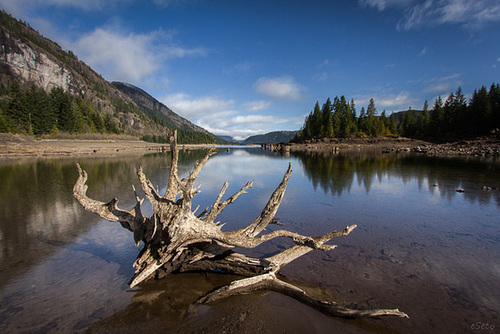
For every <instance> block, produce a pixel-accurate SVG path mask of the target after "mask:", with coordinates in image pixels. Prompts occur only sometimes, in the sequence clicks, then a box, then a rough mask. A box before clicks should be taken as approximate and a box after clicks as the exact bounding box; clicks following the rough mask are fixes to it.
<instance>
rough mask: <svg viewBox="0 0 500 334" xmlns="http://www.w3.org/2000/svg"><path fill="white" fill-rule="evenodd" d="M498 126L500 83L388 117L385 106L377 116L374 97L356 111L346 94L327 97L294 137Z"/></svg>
mask: <svg viewBox="0 0 500 334" xmlns="http://www.w3.org/2000/svg"><path fill="white" fill-rule="evenodd" d="M495 128H500V85H499V84H498V83H497V84H492V85H491V87H490V89H489V90H488V89H486V87H484V86H483V87H481V88H480V89H479V90H477V89H476V90H475V91H474V93H473V94H472V97H471V99H470V100H469V101H467V99H466V98H465V96H464V94H463V92H462V89H461V88H458V90H457V91H456V92H454V93H451V94H450V95H449V96H448V98H447V99H446V101H444V102H443V100H442V98H441V97H438V98H437V99H436V101H435V103H434V106H433V107H432V109H429V106H428V103H427V101H425V103H424V107H423V110H412V109H411V108H410V109H408V110H407V111H404V112H399V113H394V114H392V115H390V116H389V117H388V116H387V115H386V112H385V110H384V111H383V112H382V114H381V115H380V116H379V115H377V109H376V107H375V101H374V100H373V98H372V99H370V102H369V104H368V106H367V108H366V109H365V108H364V107H362V108H361V110H360V113H359V116H358V115H357V114H356V107H355V104H354V100H353V99H352V100H351V101H349V102H348V101H347V100H346V98H345V96H341V97H340V98H339V97H335V98H334V100H333V102H332V101H331V99H330V98H328V99H327V100H326V102H325V103H324V104H323V105H322V106H321V107H320V105H319V102H316V104H315V106H314V109H313V111H311V112H310V113H309V115H308V116H307V117H306V119H305V122H304V125H303V127H302V129H301V130H300V131H299V134H298V135H297V139H299V140H304V139H312V138H327V137H334V138H348V137H353V136H354V137H361V138H363V137H366V136H372V137H382V136H398V135H402V136H406V137H411V138H429V139H430V138H434V139H439V138H452V137H453V138H456V137H467V136H476V135H484V134H487V133H488V132H489V131H490V130H491V129H495Z"/></svg>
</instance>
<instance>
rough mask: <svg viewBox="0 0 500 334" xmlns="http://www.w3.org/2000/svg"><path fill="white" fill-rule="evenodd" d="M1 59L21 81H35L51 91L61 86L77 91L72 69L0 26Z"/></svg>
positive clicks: (66, 89)
mask: <svg viewBox="0 0 500 334" xmlns="http://www.w3.org/2000/svg"><path fill="white" fill-rule="evenodd" d="M0 42H1V43H2V47H1V49H0V59H1V61H2V62H3V64H4V67H5V68H6V69H7V71H8V72H10V73H9V74H11V75H12V76H14V77H16V78H18V79H20V81H21V83H32V82H33V83H35V84H36V85H37V86H40V87H42V88H44V89H45V90H47V91H49V90H51V89H52V88H55V87H61V88H63V89H64V90H65V91H70V92H71V93H76V91H75V90H76V89H77V87H76V86H75V85H74V84H72V82H74V81H75V80H74V77H73V75H72V73H71V71H69V70H67V69H66V68H64V66H61V65H60V64H58V63H57V62H56V61H54V60H52V59H50V58H49V56H48V55H47V54H45V53H43V52H40V51H38V50H36V49H33V48H32V47H30V46H28V45H27V44H26V43H23V42H22V41H21V40H20V39H19V38H16V37H14V36H13V35H12V34H11V33H9V32H8V31H6V30H5V29H4V28H2V27H0Z"/></svg>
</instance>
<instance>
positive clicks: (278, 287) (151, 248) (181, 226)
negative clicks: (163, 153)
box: [73, 133, 407, 317]
mask: <svg viewBox="0 0 500 334" xmlns="http://www.w3.org/2000/svg"><path fill="white" fill-rule="evenodd" d="M170 148H171V155H172V166H171V170H170V175H169V180H168V185H167V188H166V191H165V194H164V195H163V196H162V195H161V194H160V193H159V191H158V190H157V189H155V187H154V186H153V185H152V183H151V182H150V181H149V180H148V178H147V177H146V175H145V174H144V172H143V170H142V168H139V170H138V172H137V175H138V178H139V182H140V184H141V187H142V190H143V191H144V194H145V196H146V199H147V200H148V201H149V202H150V203H151V206H152V209H153V214H152V215H151V216H150V217H144V216H143V215H142V212H141V204H142V202H143V200H142V199H140V198H139V196H138V195H137V193H136V190H135V188H133V191H134V193H135V197H136V204H135V206H134V207H133V208H132V209H130V210H123V209H120V208H118V206H117V202H118V200H117V199H116V198H113V199H112V200H111V201H110V202H108V203H104V202H101V201H98V200H94V199H91V198H89V197H88V196H87V194H86V193H87V185H86V182H87V178H88V175H87V173H86V172H85V171H84V170H82V169H81V168H80V166H79V165H77V168H78V173H79V177H78V180H77V181H76V183H75V186H74V188H73V194H74V197H75V198H76V200H77V201H78V202H79V203H80V204H81V205H82V206H83V207H84V208H85V210H87V211H90V212H93V213H95V214H97V215H99V216H100V217H102V218H104V219H106V220H109V221H114V222H120V224H121V225H122V226H123V227H124V228H126V229H128V230H130V231H132V232H133V234H134V241H135V243H136V244H139V243H140V242H141V241H142V242H143V248H142V250H141V252H140V253H139V255H138V257H137V259H136V261H135V263H134V267H135V268H136V272H135V275H134V276H133V277H132V279H131V281H130V286H131V287H133V286H136V285H138V284H140V283H141V282H143V281H145V280H147V279H150V278H151V277H164V276H166V275H168V274H170V273H172V272H185V271H192V270H202V271H213V270H222V271H225V272H228V273H234V274H239V275H243V276H250V277H249V278H245V279H241V280H236V281H234V282H232V283H231V284H229V285H227V286H225V287H222V288H220V289H218V290H216V291H214V292H212V293H210V294H208V295H207V296H205V297H203V298H201V299H200V300H198V301H197V303H208V302H212V301H215V300H218V299H221V298H225V297H227V296H231V295H235V294H240V293H249V292H252V291H255V290H262V289H266V290H273V291H277V292H280V293H283V294H285V295H288V296H291V297H293V298H295V299H297V300H299V301H301V302H303V303H305V304H307V305H310V306H312V307H314V308H316V309H318V310H320V311H322V312H325V313H327V314H331V315H334V316H346V317H359V316H380V315H395V316H400V317H404V316H407V315H406V314H405V313H403V312H400V311H399V310H397V309H395V310H393V309H385V310H352V309H348V308H345V307H343V306H340V305H337V304H335V303H332V302H325V301H319V300H316V299H314V298H312V297H311V296H309V295H308V294H307V293H306V292H304V291H303V290H302V289H300V288H298V287H296V286H294V285H291V284H290V283H287V282H284V281H282V280H280V279H279V278H277V276H276V274H277V273H278V271H279V270H280V269H281V268H282V267H283V266H285V265H287V264H288V263H290V262H291V261H293V260H295V259H297V258H298V257H300V256H303V255H305V254H306V253H308V252H310V251H312V250H314V249H318V250H322V251H328V250H332V249H334V248H335V247H336V246H335V245H326V244H325V243H326V242H328V241H330V240H331V239H333V238H336V237H340V236H345V235H348V234H349V233H351V232H352V230H354V228H356V225H351V226H347V227H346V228H345V229H344V230H342V231H333V232H330V233H327V234H325V235H322V236H318V237H309V236H303V235H300V234H298V233H294V232H291V231H287V230H276V231H273V232H269V233H266V234H263V231H264V230H265V229H266V227H267V226H268V225H269V224H276V223H277V219H276V218H275V215H276V212H277V211H278V208H279V206H280V204H281V201H282V200H283V196H284V193H285V190H286V187H287V184H288V180H289V179H290V176H291V173H292V167H291V164H290V165H289V167H288V170H287V171H286V173H285V175H284V176H283V179H282V181H281V183H280V184H279V185H278V187H277V188H276V190H275V191H274V192H273V194H272V195H271V197H270V198H269V201H268V202H267V204H266V206H265V207H264V209H263V210H262V212H261V214H260V215H259V216H258V217H257V218H256V219H255V220H254V221H253V222H252V223H250V224H249V225H248V226H247V227H244V228H241V229H238V230H234V231H227V232H223V231H222V230H221V226H220V225H219V224H218V223H216V222H215V219H216V218H217V216H218V215H219V214H220V213H221V212H222V210H224V208H226V207H227V206H228V205H229V204H231V203H233V202H234V201H235V200H236V199H237V198H238V197H239V196H240V195H242V194H244V193H245V192H246V191H247V190H248V189H249V188H251V187H252V182H248V183H247V184H245V185H244V186H243V187H242V188H241V189H240V190H239V191H237V192H236V193H235V194H233V195H232V196H230V197H229V198H228V199H226V200H224V201H223V200H222V197H223V196H224V194H225V192H226V190H227V188H228V183H227V182H226V183H224V185H223V186H222V189H221V190H220V192H219V195H218V196H217V198H216V199H215V201H214V203H213V205H212V206H211V207H209V208H207V209H206V210H205V211H203V212H202V213H200V214H198V215H196V214H195V212H196V209H195V210H192V209H191V205H192V200H193V198H194V197H195V196H196V194H197V193H198V189H199V187H194V183H195V181H196V178H197V177H198V174H199V173H200V171H201V170H202V168H203V166H204V165H205V163H206V162H207V161H208V159H209V158H210V156H212V155H213V154H215V153H216V150H215V149H214V148H212V149H210V150H209V152H208V153H207V155H206V156H205V157H204V158H203V159H201V160H200V161H198V162H197V163H196V164H195V166H194V168H193V170H192V171H191V172H190V173H189V175H188V176H187V177H186V178H184V179H182V180H181V179H180V178H179V176H178V169H177V168H178V167H177V165H178V158H179V157H178V151H177V140H176V133H174V135H173V136H172V137H170ZM277 237H285V238H289V239H291V240H292V241H293V242H294V243H295V245H294V246H293V247H290V248H288V249H285V250H284V251H282V252H280V253H278V254H276V255H274V256H271V257H268V258H262V259H256V258H251V257H247V256H245V255H242V254H238V253H235V252H233V251H232V248H234V247H242V248H254V247H256V246H258V245H260V244H261V243H263V242H266V241H269V240H271V239H274V238H277Z"/></svg>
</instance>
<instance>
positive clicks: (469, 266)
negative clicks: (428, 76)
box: [0, 149, 500, 333]
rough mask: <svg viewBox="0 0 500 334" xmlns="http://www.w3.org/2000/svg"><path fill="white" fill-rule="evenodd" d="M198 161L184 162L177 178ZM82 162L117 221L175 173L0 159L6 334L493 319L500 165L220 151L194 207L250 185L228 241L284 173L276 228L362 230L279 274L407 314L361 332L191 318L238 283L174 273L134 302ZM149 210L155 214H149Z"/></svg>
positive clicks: (440, 326)
mask: <svg viewBox="0 0 500 334" xmlns="http://www.w3.org/2000/svg"><path fill="white" fill-rule="evenodd" d="M205 154H206V150H204V151H185V152H181V154H180V164H179V173H180V176H181V177H183V176H186V175H187V173H188V172H189V171H190V170H191V168H192V166H193V164H194V162H195V161H196V160H198V159H200V158H201V157H203V156H204V155H205ZM77 161H78V162H79V163H80V164H81V165H82V167H83V168H84V169H85V170H86V171H87V172H88V173H89V180H88V184H89V190H88V193H89V195H90V196H92V197H94V198H96V199H99V200H102V201H109V200H110V199H111V198H112V197H114V196H116V197H117V198H118V199H119V201H120V202H119V206H121V207H123V208H129V207H131V206H132V205H133V204H134V202H135V199H134V194H133V192H132V188H131V185H135V187H136V188H137V189H140V186H139V183H138V180H137V176H136V172H137V168H138V167H139V166H143V168H144V171H145V173H146V175H147V176H148V178H149V179H150V180H151V181H152V183H153V184H154V185H155V186H156V187H158V188H159V189H160V190H164V189H165V187H166V184H167V178H168V174H169V168H170V164H171V161H170V157H169V155H168V154H160V153H157V154H150V155H146V156H136V157H116V158H102V159H98V158H95V159H93V158H86V159H81V158H79V159H43V160H32V161H24V162H15V161H11V162H8V163H6V162H3V161H2V162H1V164H2V165H1V166H0V177H1V180H2V182H1V183H0V237H1V245H2V249H1V255H0V332H65V333H66V332H86V331H90V332H94V331H95V332H104V331H110V332H120V333H121V332H137V331H148V330H149V331H151V332H159V331H165V330H167V329H168V330H171V331H174V332H175V330H179V331H181V332H193V333H194V332H205V333H212V332H213V333H215V332H217V331H219V332H220V331H222V330H226V332H259V331H260V332H262V331H265V330H266V329H267V330H268V331H269V332H283V331H287V332H290V333H300V332H307V331H308V330H310V329H311V327H310V325H311V324H313V325H314V329H315V330H316V331H317V332H318V333H329V332H332V330H333V331H335V329H337V330H339V331H341V332H344V329H345V332H358V329H359V328H362V329H365V330H366V331H371V332H387V331H391V330H399V331H400V332H405V333H406V332H415V333H418V332H422V331H425V332H432V331H434V332H443V331H449V332H464V331H465V330H467V329H469V328H470V325H471V324H472V322H476V321H484V322H490V323H491V322H495V323H498V321H500V320H499V319H498V316H497V315H498V310H500V305H499V302H498V301H499V300H500V296H499V295H498V292H497V290H498V289H497V286H498V282H499V279H500V265H499V262H498V254H499V252H500V248H499V247H500V239H499V235H500V233H499V228H500V227H499V225H498V212H499V207H498V203H499V202H500V201H499V198H498V193H499V191H498V190H492V191H483V190H482V187H483V186H484V185H486V186H492V187H498V186H500V180H499V178H500V173H498V172H499V167H498V163H496V162H494V161H487V160H475V159H473V160H464V159H438V158H426V157H414V156H412V155H408V154H406V155H390V154H389V155H381V154H366V153H365V152H354V153H353V154H351V153H349V154H347V153H345V154H344V153H341V154H338V155H334V156H332V155H324V156H322V155H319V154H296V155H294V156H291V157H281V156H279V155H275V154H274V153H271V152H268V151H262V150H260V149H231V150H230V152H227V150H225V149H223V150H220V151H219V153H218V154H217V155H215V156H213V157H212V158H211V159H210V160H209V161H208V162H207V164H206V166H205V168H204V169H203V170H202V172H201V173H200V175H199V178H198V180H197V185H198V184H201V185H202V187H201V193H200V194H199V195H197V197H196V198H195V201H194V202H195V203H194V206H195V205H197V204H200V205H201V207H202V208H204V207H205V206H208V205H211V204H212V203H213V201H214V200H215V198H216V196H217V194H218V192H219V190H220V189H221V187H222V184H223V183H224V181H226V180H227V181H229V182H230V185H229V188H228V190H227V192H226V196H227V197H228V196H230V195H231V194H233V193H234V192H236V191H238V190H239V189H240V188H241V186H243V185H244V184H245V183H246V182H247V181H254V187H253V188H252V189H250V190H249V191H248V193H247V194H245V195H243V196H242V197H241V198H239V199H238V201H236V202H235V203H234V204H231V205H230V206H228V207H227V208H226V209H225V210H224V211H223V212H222V214H221V215H220V216H219V219H220V220H221V222H227V225H225V226H224V229H225V230H233V229H236V228H240V227H243V226H246V225H248V224H249V223H250V222H251V221H252V220H253V219H254V218H255V217H257V216H258V215H259V214H260V212H261V210H262V208H263V207H264V205H265V204H266V202H267V200H268V199H269V196H270V195H271V193H272V191H274V189H275V188H276V186H277V185H278V184H279V182H280V180H281V178H282V177H283V174H284V172H285V171H286V169H287V167H288V163H289V162H291V163H292V166H293V170H294V172H293V173H292V177H291V178H290V182H289V184H288V189H287V192H286V194H285V197H284V200H283V202H282V205H281V207H280V210H279V212H278V214H277V216H278V217H280V218H281V222H283V223H284V224H285V226H284V228H286V229H287V230H290V231H294V232H298V233H302V234H306V235H319V234H323V233H326V232H329V231H331V230H334V229H341V228H343V227H345V225H347V224H358V228H357V229H356V230H355V231H354V232H353V233H352V234H351V235H350V236H349V237H348V238H342V239H338V240H336V243H337V241H338V245H339V247H338V248H337V249H335V250H334V251H332V252H327V253H324V252H319V251H314V252H311V253H310V254H308V255H307V257H303V258H300V259H297V260H296V261H294V262H293V263H290V264H289V265H287V266H286V267H285V268H284V270H283V271H282V272H281V273H282V274H284V275H286V276H287V277H288V278H291V279H293V280H298V281H303V282H309V283H311V284H312V285H314V286H317V287H320V288H321V289H324V290H325V291H333V292H334V294H335V295H338V296H340V297H341V298H342V301H343V302H345V303H346V304H350V303H358V304H356V305H350V306H352V307H359V308H373V307H400V309H402V310H404V311H405V312H408V313H409V314H410V316H411V318H410V319H405V320H404V321H403V322H401V321H400V319H392V320H391V319H383V320H382V319H381V320H376V321H372V322H370V321H368V322H365V323H366V324H368V323H369V324H371V325H373V326H375V327H363V326H361V325H360V323H359V322H357V321H356V322H346V323H344V322H342V323H341V322H339V321H338V319H332V318H328V317H324V316H323V315H322V314H319V312H315V311H314V310H312V309H311V308H308V307H305V306H304V305H301V304H300V303H298V302H295V301H293V300H291V299H289V298H286V297H282V296H279V295H277V294H272V293H271V294H252V295H247V296H238V297H235V298H233V299H229V300H225V301H222V302H220V303H216V304H214V305H210V306H203V307H198V308H196V310H195V311H193V310H192V309H190V308H189V305H190V303H192V302H193V300H195V299H196V298H198V297H199V296H201V295H203V294H204V293H206V292H207V291H209V290H212V289H213V288H215V287H218V286H220V285H222V284H224V283H226V282H227V281H229V280H230V279H231V278H232V277H229V276H223V275H219V276H218V275H216V276H214V275H212V274H209V275H205V274H200V273H197V274H194V273H189V274H183V275H175V276H171V277H169V278H167V280H165V281H161V282H149V283H151V284H149V283H147V284H145V285H144V286H141V287H140V288H138V289H134V290H132V291H131V290H129V289H128V287H127V282H128V280H129V279H130V277H131V276H132V275H133V268H132V263H133V261H134V260H135V257H136V255H137V252H138V249H137V248H136V247H135V246H134V245H133V241H132V236H131V234H130V232H129V231H127V230H125V229H123V228H121V226H120V225H119V224H117V223H109V222H106V221H103V220H101V219H100V218H98V217H96V216H94V215H92V214H89V213H86V212H84V211H83V210H82V209H81V208H80V206H79V205H77V204H76V202H75V200H74V199H73V198H72V194H71V192H72V187H73V184H74V182H75V180H76V178H77V171H76V168H75V165H74V164H75V163H76V162H77ZM458 188H464V189H465V193H460V194H459V193H457V192H456V189H458ZM141 196H142V195H141ZM194 206H193V207H194ZM143 212H144V214H145V215H148V214H150V212H148V208H147V205H145V207H144V208H143ZM278 228H283V227H282V226H274V225H273V226H269V229H268V231H272V230H273V229H278ZM289 246H290V243H289V240H282V239H276V240H272V241H271V242H269V243H264V244H263V245H261V246H259V248H256V249H252V250H249V251H248V253H246V254H247V255H250V256H265V255H271V254H274V253H276V252H277V251H280V250H283V249H284V248H287V247H289ZM478 259H480V260H478ZM228 319H230V320H228ZM269 324H273V325H272V326H274V327H269V326H270V325H269ZM339 326H340V327H339ZM355 326H360V327H359V328H358V327H355ZM464 329H465V330H464Z"/></svg>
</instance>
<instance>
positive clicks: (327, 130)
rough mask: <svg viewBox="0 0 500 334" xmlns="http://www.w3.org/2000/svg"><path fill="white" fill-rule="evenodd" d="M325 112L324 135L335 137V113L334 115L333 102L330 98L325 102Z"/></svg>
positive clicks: (323, 111)
mask: <svg viewBox="0 0 500 334" xmlns="http://www.w3.org/2000/svg"><path fill="white" fill-rule="evenodd" d="M321 111H322V114H323V136H324V137H333V115H332V102H331V100H330V98H328V99H327V100H326V102H325V104H323V108H322V109H321Z"/></svg>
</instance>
